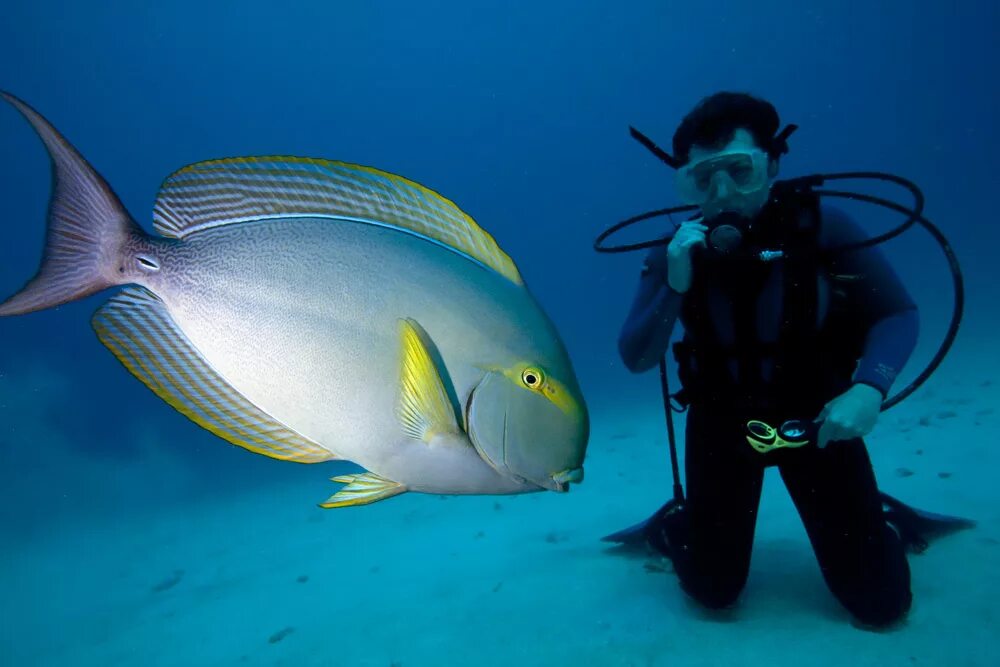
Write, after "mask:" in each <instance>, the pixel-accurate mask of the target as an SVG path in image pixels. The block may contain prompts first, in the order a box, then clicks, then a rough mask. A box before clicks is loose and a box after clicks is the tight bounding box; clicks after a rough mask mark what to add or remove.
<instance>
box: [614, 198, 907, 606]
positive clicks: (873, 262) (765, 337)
mask: <svg viewBox="0 0 1000 667" xmlns="http://www.w3.org/2000/svg"><path fill="white" fill-rule="evenodd" d="M799 208H801V207H800V206H799V205H798V204H794V205H792V209H794V210H791V211H790V209H789V205H788V204H783V205H780V206H779V205H778V204H777V203H775V201H774V200H772V202H770V203H769V204H768V205H767V206H766V207H765V208H764V209H763V210H762V212H761V214H760V215H759V216H758V218H757V220H756V221H755V223H754V225H753V227H752V231H751V232H749V233H748V235H747V242H748V243H749V244H751V245H759V246H763V247H766V246H768V244H769V243H775V242H777V240H779V239H780V238H781V237H782V236H783V235H787V234H791V232H790V231H789V230H790V229H798V228H797V227H794V228H793V227H790V224H792V223H790V222H789V221H790V220H791V221H794V220H797V219H799V218H800V217H801V216H800V212H799ZM810 210H812V211H813V219H818V220H819V221H820V224H819V225H818V226H817V225H814V226H813V227H812V229H813V236H812V237H811V238H812V239H813V240H812V247H813V248H816V247H817V246H818V247H819V248H821V249H823V248H831V247H835V246H840V245H843V244H846V243H849V242H852V241H857V240H859V239H863V238H865V236H864V235H863V234H862V232H861V230H860V229H859V228H858V227H857V226H856V225H855V224H854V223H853V222H852V221H851V220H849V219H848V218H847V217H846V216H845V215H844V214H843V213H841V212H839V211H837V210H835V209H830V208H827V207H823V208H822V209H820V208H818V207H814V208H812V209H810ZM794 224H798V225H800V226H801V223H794ZM795 233H796V234H800V232H799V231H796V232H795ZM810 257H811V259H806V260H803V262H804V263H799V264H792V263H788V262H785V261H784V260H779V261H776V262H771V263H764V262H759V261H749V260H746V261H743V260H737V261H710V260H709V259H708V258H707V255H706V254H699V255H696V257H695V258H694V259H695V265H694V280H693V282H692V286H691V289H690V290H689V291H688V292H686V293H685V294H684V295H681V294H678V293H677V292H675V291H674V290H672V289H671V288H670V287H669V286H668V284H667V266H666V262H667V258H666V248H665V247H663V246H658V247H654V248H653V249H652V250H651V251H650V253H649V254H648V256H647V258H646V263H645V264H644V266H643V273H642V278H641V280H640V284H639V288H638V293H637V294H636V297H635V301H634V303H633V306H632V309H631V312H630V314H629V317H628V319H627V321H626V323H625V325H624V327H623V329H622V333H621V338H620V341H619V349H620V352H621V355H622V358H623V360H624V361H625V364H626V366H627V367H628V368H629V369H630V370H632V371H633V372H642V371H645V370H647V369H649V368H652V367H654V366H656V365H657V364H658V363H659V360H660V359H661V358H662V357H663V355H664V354H665V353H666V350H667V346H668V344H669V339H670V333H671V331H672V329H673V327H674V324H675V322H676V320H677V319H680V321H681V323H682V324H683V326H684V329H685V336H684V340H683V341H682V342H681V343H680V344H678V345H677V346H676V347H675V354H676V356H677V358H678V362H679V364H680V366H679V369H680V374H681V379H682V383H683V384H684V393H685V394H687V399H688V401H689V403H690V407H689V410H688V415H687V426H686V442H685V477H686V485H687V498H686V511H684V512H680V513H677V514H675V515H671V516H670V517H669V518H668V519H667V520H665V521H664V524H663V526H662V529H663V530H664V534H665V535H666V537H667V538H668V540H669V542H670V545H671V551H670V553H671V556H672V557H673V559H674V562H675V568H676V571H677V574H678V576H679V578H680V582H681V585H682V587H683V589H684V590H685V591H686V592H687V593H688V594H690V595H691V596H692V597H694V598H695V599H697V600H698V601H700V602H701V603H703V604H705V605H706V606H709V607H713V608H717V607H725V606H729V605H730V604H732V603H733V602H734V601H735V600H736V598H737V597H738V595H739V593H740V591H741V590H742V589H743V587H744V584H745V581H746V577H747V573H748V571H749V565H750V554H751V547H752V542H753V536H754V528H755V524H756V515H757V508H758V503H759V499H760V493H761V485H762V480H763V474H764V469H765V467H767V466H771V465H774V466H777V467H778V469H779V470H780V473H781V477H782V479H783V480H784V483H785V486H786V487H787V489H788V491H789V493H790V495H791V497H792V500H793V501H794V503H795V506H796V508H797V510H798V512H799V515H800V517H801V519H802V521H803V523H804V525H805V528H806V531H807V533H808V536H809V539H810V541H811V543H812V546H813V549H814V551H815V554H816V557H817V559H818V562H819V565H820V568H821V570H822V573H823V577H824V578H825V580H826V582H827V585H828V586H829V588H830V590H831V591H832V592H833V593H834V595H835V596H836V597H837V599H838V600H840V602H841V603H842V604H843V605H844V606H845V607H846V608H847V609H848V610H849V611H850V612H851V613H852V614H853V615H854V616H855V617H856V618H858V619H859V620H860V621H862V622H863V623H866V624H871V625H884V624H887V623H890V622H892V621H894V620H895V619H897V618H899V617H900V616H902V615H903V614H905V612H906V611H907V610H908V609H909V607H910V603H911V592H910V572H909V566H908V563H907V560H906V556H905V552H904V548H903V545H902V544H901V542H900V540H899V539H898V536H897V535H896V533H895V531H893V530H892V528H890V527H889V526H888V525H887V523H886V521H885V518H884V515H883V511H882V503H881V500H880V498H879V493H878V488H877V486H876V480H875V475H874V473H873V470H872V466H871V462H870V460H869V458H868V453H867V450H866V447H865V443H864V442H863V440H862V439H856V440H850V441H840V442H832V443H830V444H829V445H828V446H827V447H826V448H825V449H819V448H817V447H815V446H805V447H801V448H796V449H791V448H785V449H780V450H775V451H771V452H768V453H766V454H761V453H758V452H757V451H756V450H754V449H753V448H751V447H750V445H749V444H748V443H747V441H746V438H745V424H746V422H747V420H748V419H760V420H763V421H765V422H767V423H769V424H772V425H773V426H775V427H777V426H778V425H779V424H780V423H782V422H783V421H784V420H787V419H792V418H797V419H810V420H811V419H814V418H815V417H816V416H817V415H818V414H819V412H820V410H821V409H822V407H823V405H824V404H825V403H826V402H827V401H829V400H830V399H832V398H834V397H835V396H837V395H839V394H840V393H842V392H843V391H845V390H846V389H847V388H849V387H850V386H851V385H852V384H853V383H858V382H861V383H865V384H869V385H871V386H873V387H875V388H877V389H878V390H879V391H880V392H882V394H883V396H885V395H887V394H888V392H889V389H890V387H891V385H892V382H893V380H894V379H895V378H896V375H897V373H898V371H899V370H900V369H901V367H902V366H903V364H904V363H905V362H906V360H907V359H908V357H909V355H910V354H911V352H912V350H913V348H914V346H915V343H916V336H917V326H918V324H917V323H918V318H917V311H916V307H915V305H914V303H913V301H912V300H911V299H910V297H909V296H908V294H907V293H906V290H905V289H904V287H903V286H902V284H901V283H900V281H899V279H898V278H897V276H896V275H895V273H894V271H893V270H892V268H891V267H890V266H889V264H888V263H887V262H886V261H885V259H884V258H883V256H882V255H881V253H880V252H879V251H878V249H877V248H873V247H869V248H865V249H862V250H856V251H849V252H846V253H841V254H835V255H831V256H829V257H827V258H825V259H820V258H821V257H822V255H819V256H816V255H813V256H810ZM812 277H814V278H812ZM810 278H812V279H810Z"/></svg>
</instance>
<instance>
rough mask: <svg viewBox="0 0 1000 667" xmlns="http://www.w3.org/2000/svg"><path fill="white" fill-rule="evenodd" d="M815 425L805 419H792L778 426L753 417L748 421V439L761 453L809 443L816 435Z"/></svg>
mask: <svg viewBox="0 0 1000 667" xmlns="http://www.w3.org/2000/svg"><path fill="white" fill-rule="evenodd" d="M814 430H815V429H814V428H813V425H812V424H811V423H809V422H807V421H805V420H803V419H790V420H788V421H786V422H784V423H783V424H782V425H781V426H779V427H778V428H774V427H773V426H771V425H770V424H767V423H765V422H762V421H759V420H757V419H751V420H750V421H748V422H747V433H746V439H747V442H748V443H750V446H751V447H753V448H754V449H756V450H757V451H758V452H760V453H761V454H766V453H767V452H770V451H773V450H775V449H782V448H785V447H790V448H795V447H802V446H803V445H808V444H809V443H810V442H812V439H813V435H814Z"/></svg>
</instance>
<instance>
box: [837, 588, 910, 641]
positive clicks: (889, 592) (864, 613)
mask: <svg viewBox="0 0 1000 667" xmlns="http://www.w3.org/2000/svg"><path fill="white" fill-rule="evenodd" d="M843 602H844V606H845V607H846V608H847V610H848V611H849V612H850V613H851V615H852V616H853V617H854V621H855V625H856V626H859V627H861V628H862V629H867V630H886V629H889V628H891V627H892V626H894V625H896V624H897V623H899V622H900V621H902V620H903V619H904V618H905V617H906V615H907V613H909V611H910V607H911V606H912V605H913V593H912V591H911V590H910V582H909V580H908V579H906V580H902V581H898V582H897V585H895V586H891V587H888V588H883V589H882V590H881V591H879V592H878V593H876V594H871V593H869V594H867V595H866V594H861V595H856V596H854V598H853V599H850V598H848V599H845V600H844V601H843Z"/></svg>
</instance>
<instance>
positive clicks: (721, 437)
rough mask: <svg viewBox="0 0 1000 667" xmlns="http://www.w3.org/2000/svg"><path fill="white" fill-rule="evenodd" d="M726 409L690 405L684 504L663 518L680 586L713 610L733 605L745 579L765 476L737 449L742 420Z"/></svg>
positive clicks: (741, 437)
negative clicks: (678, 509)
mask: <svg viewBox="0 0 1000 667" xmlns="http://www.w3.org/2000/svg"><path fill="white" fill-rule="evenodd" d="M725 412H726V411H725V410H724V409H721V410H719V411H715V410H709V409H706V408H705V407H704V406H694V405H692V406H691V408H690V409H689V411H688V417H687V427H686V435H685V461H684V464H685V476H686V482H687V499H686V503H685V506H686V509H685V511H683V512H679V513H677V514H676V515H674V516H672V517H670V519H669V520H668V521H667V522H665V527H666V529H667V538H668V541H669V543H670V546H671V551H672V557H673V561H674V569H675V570H676V572H677V576H678V578H679V579H680V583H681V588H683V590H684V591H685V592H686V593H687V594H688V595H690V596H691V597H693V598H694V599H695V600H697V601H698V602H700V603H701V604H703V605H704V606H706V607H709V608H713V609H718V608H724V607H728V606H730V605H732V604H733V603H734V602H735V601H736V599H737V598H738V597H739V594H740V592H741V591H742V590H743V587H744V585H745V584H746V579H747V574H748V572H749V570H750V553H751V550H752V546H753V537H754V527H755V525H756V521H757V507H758V505H759V502H760V492H761V485H762V483H763V477H764V472H763V468H762V467H760V465H758V464H756V463H755V462H754V461H753V460H752V459H749V458H748V457H747V456H745V455H743V454H744V453H743V452H741V451H740V450H739V447H740V443H741V441H742V439H743V432H742V428H741V426H740V422H739V421H738V420H736V419H735V418H732V417H730V416H729V415H727V414H725Z"/></svg>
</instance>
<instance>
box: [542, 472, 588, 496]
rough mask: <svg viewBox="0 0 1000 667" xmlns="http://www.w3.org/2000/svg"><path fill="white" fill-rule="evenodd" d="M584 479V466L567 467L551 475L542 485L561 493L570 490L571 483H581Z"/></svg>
mask: <svg viewBox="0 0 1000 667" xmlns="http://www.w3.org/2000/svg"><path fill="white" fill-rule="evenodd" d="M582 481H583V468H582V467H580V468H567V469H566V470H563V471H562V472H557V473H556V474H554V475H552V476H551V477H549V479H548V480H546V482H545V483H542V484H541V485H540V486H542V487H544V488H546V489H551V490H552V491H558V492H559V493H565V492H567V491H569V486H570V484H579V483H580V482H582Z"/></svg>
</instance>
